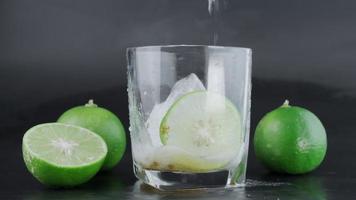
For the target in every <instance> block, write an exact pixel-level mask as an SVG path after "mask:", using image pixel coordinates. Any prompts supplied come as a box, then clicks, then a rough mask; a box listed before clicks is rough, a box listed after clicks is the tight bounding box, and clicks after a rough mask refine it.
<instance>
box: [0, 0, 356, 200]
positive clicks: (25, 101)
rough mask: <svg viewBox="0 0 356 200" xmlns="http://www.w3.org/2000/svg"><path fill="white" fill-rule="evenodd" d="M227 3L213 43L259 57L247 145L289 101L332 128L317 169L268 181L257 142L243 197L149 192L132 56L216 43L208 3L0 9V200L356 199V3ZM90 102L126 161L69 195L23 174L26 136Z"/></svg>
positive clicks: (16, 3) (77, 2)
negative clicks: (118, 128) (123, 139)
mask: <svg viewBox="0 0 356 200" xmlns="http://www.w3.org/2000/svg"><path fill="white" fill-rule="evenodd" d="M220 1H222V2H225V3H223V4H221V5H222V7H221V9H222V10H223V11H224V12H223V14H221V16H220V17H221V19H222V21H221V23H218V28H219V31H218V32H219V37H218V45H225V46H245V47H250V48H252V50H253V74H252V77H253V80H252V83H253V89H252V110H251V133H250V136H251V138H253V136H254V130H255V127H256V125H257V123H258V121H259V120H260V119H261V117H262V116H263V115H264V114H265V113H267V112H268V111H271V110H273V109H274V108H276V107H277V106H280V105H281V104H282V103H283V101H284V100H285V99H288V100H289V101H290V104H292V105H298V106H301V107H305V108H307V109H309V110H310V111H312V112H313V113H315V114H316V115H317V116H318V117H319V118H320V120H321V121H322V122H323V124H324V126H325V128H326V131H327V137H328V148H327V154H326V157H325V160H324V161H323V163H322V164H321V165H320V167H319V168H317V169H316V170H315V171H313V172H311V173H308V174H305V175H298V176H296V175H295V176H293V175H281V174H274V173H271V172H269V171H268V170H266V169H265V168H264V167H263V166H262V165H261V164H260V163H259V162H258V161H257V160H256V157H255V155H254V151H253V147H252V145H251V144H250V149H249V158H248V166H247V184H246V187H243V188H237V189H236V190H233V191H224V190H215V191H192V192H185V193H169V192H160V191H157V190H154V189H153V188H151V187H149V186H146V185H144V184H142V183H141V182H139V181H138V180H137V179H136V178H135V176H134V174H133V169H132V157H131V149H130V145H129V144H130V140H129V133H128V127H129V123H128V100H127V91H126V88H127V81H126V61H125V49H126V48H127V47H130V46H142V45H164V44H212V43H211V41H212V27H214V26H212V23H211V16H209V14H208V11H207V8H208V1H207V0H196V1H191V0H181V1H176V0H156V1H154V2H153V1H142V0H115V1H112V0H102V1H94V0H66V1H63V0H32V1H27V0H2V1H0V147H1V153H0V161H1V164H0V199H33V200H37V199H124V200H125V199H274V200H276V199H281V200H282V199H313V200H315V199H317V200H324V199H354V197H355V196H356V186H355V185H356V171H355V169H356V159H355V158H354V157H355V155H356V148H355V140H356V135H355V130H356V117H355V116H356V106H355V102H356V79H355V77H356V68H355V63H356V56H355V55H356V34H355V33H356V29H355V27H356V26H355V23H356V12H355V9H356V2H355V1H353V0H345V1H334V0H316V1H285V0H271V1H265V0H249V1H235V0H230V1H229V0H220ZM90 98H93V99H94V100H95V102H96V103H98V104H99V105H100V106H103V107H106V108H108V109H109V110H111V111H113V112H114V113H115V114H116V115H117V116H118V117H119V118H120V119H121V121H122V122H123V124H124V126H125V129H126V135H127V138H128V142H127V144H128V146H127V149H126V152H125V155H124V157H123V159H122V160H121V162H120V163H119V164H118V165H117V167H115V168H114V169H113V170H112V171H110V172H101V173H99V174H98V175H97V176H95V177H94V178H93V179H92V180H91V181H89V182H88V183H87V184H84V185H82V186H79V187H76V188H73V189H51V188H48V187H46V186H44V185H42V184H40V183H39V182H38V181H37V180H35V179H34V178H33V177H32V175H31V174H30V173H29V172H28V171H27V169H26V168H25V165H24V162H23V159H22V151H21V143H22V137H23V134H24V133H25V131H26V130H27V129H29V128H30V127H32V126H34V125H36V124H40V123H45V122H53V121H56V120H57V118H58V116H60V114H62V113H63V112H64V111H65V110H67V109H68V108H70V107H73V106H76V105H82V104H84V103H85V102H87V101H88V99H90Z"/></svg>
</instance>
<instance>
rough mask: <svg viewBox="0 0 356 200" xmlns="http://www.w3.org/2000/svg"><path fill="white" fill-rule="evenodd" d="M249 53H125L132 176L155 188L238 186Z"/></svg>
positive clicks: (158, 49) (176, 49) (200, 49)
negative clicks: (133, 173) (133, 174)
mask: <svg viewBox="0 0 356 200" xmlns="http://www.w3.org/2000/svg"><path fill="white" fill-rule="evenodd" d="M251 54H252V52H251V49H249V48H240V47H220V46H189V45H178V46H147V47H136V48H129V49H128V50H127V61H128V96H129V114H130V135H131V145H132V156H133V162H134V163H133V165H134V172H135V175H136V177H137V178H138V179H140V180H142V181H143V182H144V183H146V184H149V185H151V186H153V187H156V188H158V189H161V190H177V189H198V188H217V187H226V188H228V187H236V186H243V184H244V181H245V174H246V163H247V153H248V144H249V126H250V105H251Z"/></svg>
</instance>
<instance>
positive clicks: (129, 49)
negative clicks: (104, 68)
mask: <svg viewBox="0 0 356 200" xmlns="http://www.w3.org/2000/svg"><path fill="white" fill-rule="evenodd" d="M177 47H187V48H189V47H201V48H207V49H231V50H237V49H240V50H246V51H250V52H251V51H252V49H251V48H247V47H237V46H236V47H235V46H219V45H188V44H179V45H175V44H173V45H148V46H137V47H128V48H126V51H134V50H159V49H160V48H177Z"/></svg>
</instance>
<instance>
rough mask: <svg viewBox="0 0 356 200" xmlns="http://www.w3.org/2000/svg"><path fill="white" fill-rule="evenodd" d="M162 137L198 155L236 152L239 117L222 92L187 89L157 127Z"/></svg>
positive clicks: (167, 142)
mask: <svg viewBox="0 0 356 200" xmlns="http://www.w3.org/2000/svg"><path fill="white" fill-rule="evenodd" d="M160 136H161V141H162V143H163V144H165V145H169V146H176V147H179V148H181V149H184V150H185V151H187V152H190V153H192V154H193V155H197V156H215V155H219V154H229V155H230V154H231V155H233V154H234V155H237V153H238V151H239V149H240V146H241V144H242V139H243V137H242V129H241V118H240V114H239V112H238V111H237V109H236V107H235V106H234V104H233V103H232V102H231V101H229V100H228V99H227V98H225V97H224V96H222V95H220V94H217V93H213V92H206V91H195V92H191V93H188V94H186V95H184V96H183V97H181V98H180V99H178V100H177V101H176V102H175V103H174V104H173V105H172V106H171V108H170V109H169V110H168V112H167V114H166V115H165V117H164V118H163V120H162V122H161V127H160Z"/></svg>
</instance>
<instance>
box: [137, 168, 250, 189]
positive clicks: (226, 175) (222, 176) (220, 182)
mask: <svg viewBox="0 0 356 200" xmlns="http://www.w3.org/2000/svg"><path fill="white" fill-rule="evenodd" d="M134 172H135V175H136V177H137V178H138V179H140V180H141V181H143V182H144V183H145V184H148V185H150V186H152V187H154V188H157V189H159V190H164V191H174V190H199V189H219V188H235V187H243V186H244V185H245V184H244V177H240V178H239V180H238V181H235V182H234V183H232V179H231V174H230V172H229V171H228V170H221V171H214V172H207V173H186V172H165V171H157V170H147V169H143V168H142V167H140V166H139V165H137V164H134Z"/></svg>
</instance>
